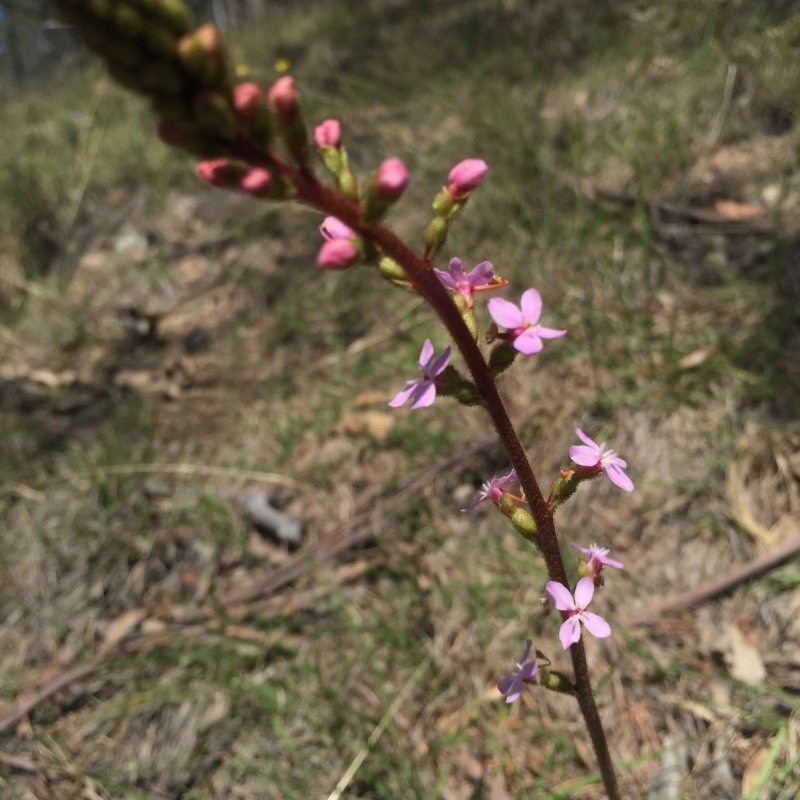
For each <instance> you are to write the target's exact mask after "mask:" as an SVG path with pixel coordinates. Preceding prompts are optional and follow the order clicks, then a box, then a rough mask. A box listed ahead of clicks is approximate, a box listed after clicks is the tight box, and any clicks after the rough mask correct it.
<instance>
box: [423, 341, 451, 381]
mask: <svg viewBox="0 0 800 800" xmlns="http://www.w3.org/2000/svg"><path fill="white" fill-rule="evenodd" d="M449 360H450V348H449V347H447V348H446V349H445V351H444V353H442V354H441V355H440V356H439V357H438V358H437V359H436V361H434V362H433V364H431V365H430V366H429V367H428V368H427V369H426V370H425V374H426V376H427V377H429V378H435V377H436V376H437V375H438V374H439V373H440V372H443V371H444V369H445V368H446V367H447V362H448V361H449Z"/></svg>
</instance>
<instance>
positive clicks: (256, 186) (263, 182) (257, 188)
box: [239, 167, 272, 196]
mask: <svg viewBox="0 0 800 800" xmlns="http://www.w3.org/2000/svg"><path fill="white" fill-rule="evenodd" d="M271 184H272V175H271V174H270V173H269V172H267V170H265V169H262V168H261V167H250V168H248V170H247V171H246V172H245V173H244V175H243V176H242V179H241V181H240V182H239V186H240V187H241V188H242V189H243V190H244V191H245V192H249V193H250V194H253V195H256V196H258V195H262V194H264V193H265V192H266V191H267V190H268V189H269V187H270V185H271Z"/></svg>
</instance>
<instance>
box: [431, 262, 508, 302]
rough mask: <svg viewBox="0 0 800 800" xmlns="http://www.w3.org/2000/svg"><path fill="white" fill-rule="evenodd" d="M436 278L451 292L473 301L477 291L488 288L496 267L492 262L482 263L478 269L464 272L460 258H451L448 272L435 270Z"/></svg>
mask: <svg viewBox="0 0 800 800" xmlns="http://www.w3.org/2000/svg"><path fill="white" fill-rule="evenodd" d="M433 271H434V272H435V273H436V277H437V278H438V279H439V280H440V281H441V282H442V284H443V285H444V286H445V287H446V288H447V289H450V291H453V292H460V293H461V295H462V296H463V297H464V299H465V300H467V301H470V300H472V295H473V294H474V292H475V289H476V288H477V287H479V286H486V284H488V283H489V281H491V280H492V278H493V277H494V265H493V264H492V262H491V261H481V263H480V264H478V266H477V267H475V268H473V269H471V270H470V271H469V272H464V265H463V264H462V263H461V259H460V258H451V259H450V263H449V264H448V265H447V272H445V271H444V270H441V269H434V270H433Z"/></svg>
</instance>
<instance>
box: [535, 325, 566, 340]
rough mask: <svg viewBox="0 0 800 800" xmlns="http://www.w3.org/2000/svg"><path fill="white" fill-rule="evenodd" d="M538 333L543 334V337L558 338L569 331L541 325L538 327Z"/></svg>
mask: <svg viewBox="0 0 800 800" xmlns="http://www.w3.org/2000/svg"><path fill="white" fill-rule="evenodd" d="M536 333H537V334H538V335H539V336H541V337H542V339H558V337H559V336H565V335H566V333H567V332H566V331H565V330H563V331H562V330H560V329H559V328H543V327H542V326H541V325H539V326H537V328H536Z"/></svg>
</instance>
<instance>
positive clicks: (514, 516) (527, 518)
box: [500, 506, 539, 545]
mask: <svg viewBox="0 0 800 800" xmlns="http://www.w3.org/2000/svg"><path fill="white" fill-rule="evenodd" d="M500 510H501V511H502V510H503V509H502V508H501V509H500ZM504 513H506V512H504ZM506 516H507V517H508V519H509V521H510V522H511V524H512V525H513V526H514V527H515V528H516V529H517V531H518V532H519V533H521V534H522V535H523V536H524V537H525V538H526V539H527V540H528V541H529V542H533V543H534V544H536V545H538V544H539V531H538V529H537V527H536V521H535V520H534V519H533V516H532V515H531V512H530V511H528V509H527V508H522V507H520V506H515V507H514V509H513V511H511V512H510V513H506Z"/></svg>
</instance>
